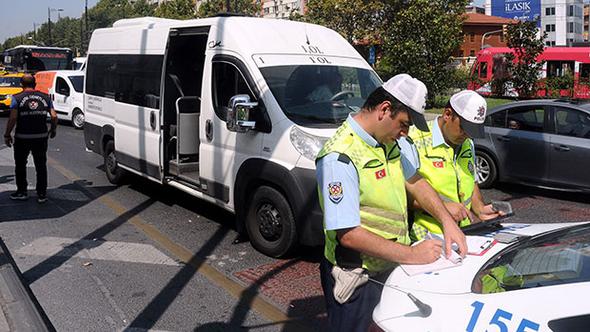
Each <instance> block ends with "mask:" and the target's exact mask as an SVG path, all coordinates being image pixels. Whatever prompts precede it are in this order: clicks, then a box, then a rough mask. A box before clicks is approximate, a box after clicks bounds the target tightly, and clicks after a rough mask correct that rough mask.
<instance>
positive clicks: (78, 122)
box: [72, 108, 84, 129]
mask: <svg viewBox="0 0 590 332" xmlns="http://www.w3.org/2000/svg"><path fill="white" fill-rule="evenodd" d="M72 126H73V127H74V128H75V129H84V113H83V112H82V111H81V110H80V109H78V108H75V109H74V111H73V112H72Z"/></svg>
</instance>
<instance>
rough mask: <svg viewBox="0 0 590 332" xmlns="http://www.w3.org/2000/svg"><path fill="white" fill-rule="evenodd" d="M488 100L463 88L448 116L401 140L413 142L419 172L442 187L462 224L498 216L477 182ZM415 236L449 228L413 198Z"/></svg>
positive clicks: (405, 143) (440, 192)
mask: <svg viewBox="0 0 590 332" xmlns="http://www.w3.org/2000/svg"><path fill="white" fill-rule="evenodd" d="M486 109H487V103H486V101H485V99H484V98H483V97H482V96H480V95H479V94H477V92H475V91H471V90H465V91H460V92H458V93H456V94H454V95H453V96H451V99H450V100H449V102H448V104H447V106H446V107H445V109H444V111H443V113H442V115H440V116H438V117H437V118H436V119H434V120H432V121H429V123H428V129H429V130H428V131H422V130H419V129H415V128H412V129H411V130H410V133H409V135H408V137H407V138H405V139H401V140H400V145H401V147H402V150H403V149H404V148H410V147H409V145H410V144H409V143H411V144H413V145H414V146H415V147H416V149H417V150H418V153H419V154H420V169H417V170H416V171H417V172H418V173H419V174H420V175H421V176H422V177H423V178H424V179H426V181H428V183H429V184H430V185H431V186H432V188H434V190H436V192H437V193H438V195H439V196H440V198H441V199H442V200H443V202H444V203H445V206H446V208H447V210H448V211H449V212H450V213H451V215H452V216H453V217H454V218H455V221H457V222H458V223H459V225H460V226H461V227H463V226H467V225H469V224H470V223H471V221H472V220H474V218H473V215H475V217H477V218H478V219H479V220H489V219H492V218H495V217H498V216H499V215H500V214H501V212H499V211H495V210H494V209H493V208H492V205H491V204H487V205H486V204H485V203H484V201H483V197H482V195H481V192H480V190H479V187H478V186H477V182H476V181H475V174H476V172H475V149H474V145H473V140H472V138H476V137H484V128H483V122H484V120H485V117H486ZM413 207H414V209H415V213H414V222H413V225H412V230H411V232H410V234H411V237H412V240H420V239H423V238H424V237H425V236H426V234H427V233H428V232H432V233H438V234H440V233H443V225H442V224H441V223H440V222H439V221H438V220H437V219H436V218H434V217H433V216H432V215H431V214H430V213H428V212H427V211H425V210H424V209H423V208H422V206H421V204H420V203H419V202H418V201H416V200H415V201H414V202H413Z"/></svg>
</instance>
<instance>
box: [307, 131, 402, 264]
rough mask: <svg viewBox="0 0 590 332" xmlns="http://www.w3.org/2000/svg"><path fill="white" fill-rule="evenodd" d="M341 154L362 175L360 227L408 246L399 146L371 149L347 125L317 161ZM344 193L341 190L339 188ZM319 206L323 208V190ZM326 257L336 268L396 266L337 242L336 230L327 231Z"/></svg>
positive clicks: (325, 147) (325, 148)
mask: <svg viewBox="0 0 590 332" xmlns="http://www.w3.org/2000/svg"><path fill="white" fill-rule="evenodd" d="M332 152H337V153H340V156H341V157H340V158H339V160H341V161H342V162H345V163H348V162H352V163H353V165H354V166H355V168H356V170H357V173H358V176H359V194H360V197H359V203H360V217H361V227H363V228H364V229H366V230H368V231H370V232H372V233H374V234H377V235H379V236H381V237H383V238H385V239H388V240H392V241H396V242H398V243H401V244H406V245H407V244H409V243H410V238H409V234H408V223H407V200H406V189H405V178H404V175H403V173H402V167H401V155H400V150H399V147H398V146H397V144H391V145H388V146H385V147H371V146H370V145H368V144H367V143H366V142H365V141H363V139H362V138H361V137H359V136H358V135H357V134H356V133H355V132H354V131H353V130H352V128H351V127H350V125H349V124H348V122H344V124H343V125H342V126H340V128H339V129H338V130H337V131H336V133H335V134H334V136H333V137H332V138H331V139H330V140H328V142H326V144H325V145H324V147H323V148H322V150H321V151H320V152H319V154H318V156H317V159H316V162H317V160H319V159H321V158H323V157H324V156H326V155H327V154H329V153H332ZM340 190H342V188H340ZM319 196H320V205H321V207H322V209H323V208H324V202H323V197H322V195H321V190H320V195H319ZM324 233H325V238H326V244H325V247H324V255H325V256H326V259H327V260H328V261H330V262H331V263H332V264H333V265H338V266H340V267H347V268H353V267H361V266H362V267H363V268H364V269H366V270H367V271H368V272H369V273H378V272H382V271H385V270H387V269H390V268H392V267H394V266H395V265H396V264H395V263H393V262H389V261H386V260H382V259H379V258H375V257H371V256H368V255H365V254H361V253H359V252H357V251H354V250H351V249H348V248H345V247H343V246H341V245H339V243H338V239H337V237H336V231H334V230H326V229H324Z"/></svg>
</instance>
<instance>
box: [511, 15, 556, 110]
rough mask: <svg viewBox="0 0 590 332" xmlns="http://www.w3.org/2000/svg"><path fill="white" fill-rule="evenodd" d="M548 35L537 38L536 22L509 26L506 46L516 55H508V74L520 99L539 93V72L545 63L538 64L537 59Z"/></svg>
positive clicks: (524, 22) (523, 22) (521, 22)
mask: <svg viewBox="0 0 590 332" xmlns="http://www.w3.org/2000/svg"><path fill="white" fill-rule="evenodd" d="M545 38H547V33H543V35H542V36H540V37H537V22H536V21H519V22H518V23H516V24H512V25H510V26H508V38H507V42H506V44H507V45H508V47H510V48H512V49H513V50H514V54H507V55H506V58H507V60H508V72H509V75H510V81H511V82H512V86H513V87H514V88H515V89H516V91H517V92H518V95H519V96H520V97H525V98H528V97H531V96H533V95H534V94H535V93H536V91H537V82H538V81H539V71H540V70H541V69H542V68H543V62H537V57H538V56H539V55H540V54H541V53H543V50H544V48H545Z"/></svg>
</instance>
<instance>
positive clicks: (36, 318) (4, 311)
mask: <svg viewBox="0 0 590 332" xmlns="http://www.w3.org/2000/svg"><path fill="white" fill-rule="evenodd" d="M4 331H10V332H14V331H19V332H20V331H55V329H54V328H53V325H52V324H51V322H50V321H49V319H48V318H47V316H46V315H45V313H44V312H43V309H42V308H41V306H40V305H39V303H38V302H37V300H36V299H35V297H34V295H33V292H31V289H30V288H29V287H28V285H26V283H25V282H24V280H23V279H22V275H21V273H20V271H19V270H18V267H17V266H16V264H15V262H14V259H13V258H12V256H11V255H10V252H9V251H8V249H7V248H6V245H5V244H4V241H2V239H0V332H4Z"/></svg>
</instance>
